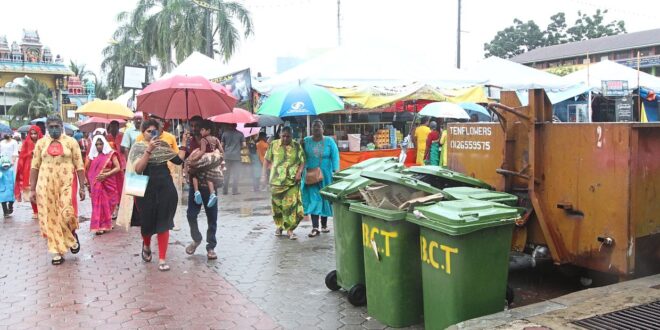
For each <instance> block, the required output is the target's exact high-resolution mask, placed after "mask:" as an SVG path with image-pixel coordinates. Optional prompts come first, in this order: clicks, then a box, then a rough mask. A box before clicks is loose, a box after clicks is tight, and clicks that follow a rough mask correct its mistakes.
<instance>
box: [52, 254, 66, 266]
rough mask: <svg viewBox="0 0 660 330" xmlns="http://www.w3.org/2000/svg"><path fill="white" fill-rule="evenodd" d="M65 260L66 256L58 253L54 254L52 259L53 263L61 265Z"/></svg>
mask: <svg viewBox="0 0 660 330" xmlns="http://www.w3.org/2000/svg"><path fill="white" fill-rule="evenodd" d="M63 262H64V257H62V256H60V255H57V256H54V257H53V259H52V260H51V261H50V263H51V264H53V265H54V266H57V265H61V264H62V263H63Z"/></svg>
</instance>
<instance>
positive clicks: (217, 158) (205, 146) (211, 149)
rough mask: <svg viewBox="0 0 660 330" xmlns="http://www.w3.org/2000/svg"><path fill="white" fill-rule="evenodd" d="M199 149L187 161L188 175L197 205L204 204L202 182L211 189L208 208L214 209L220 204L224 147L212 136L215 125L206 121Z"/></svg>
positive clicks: (202, 127)
mask: <svg viewBox="0 0 660 330" xmlns="http://www.w3.org/2000/svg"><path fill="white" fill-rule="evenodd" d="M200 126H201V129H200V134H201V136H202V139H201V141H200V147H199V149H195V150H194V151H193V152H192V153H191V154H190V157H188V160H187V161H186V164H187V167H188V174H189V175H190V179H191V181H192V185H193V189H194V190H195V195H194V198H195V203H197V204H198V205H201V204H202V194H201V193H200V192H199V185H200V180H201V182H203V183H206V185H208V187H209V192H210V195H209V201H208V203H207V206H208V207H213V206H214V205H215V204H216V203H217V202H218V196H217V195H216V189H217V188H219V187H218V185H221V184H222V180H223V178H222V165H221V164H222V157H221V154H222V147H221V146H220V140H219V139H218V138H216V137H215V136H212V135H211V130H212V126H213V124H212V123H211V122H210V121H208V120H205V121H203V122H202V123H201V125H200Z"/></svg>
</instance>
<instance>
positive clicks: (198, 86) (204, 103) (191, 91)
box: [137, 76, 236, 119]
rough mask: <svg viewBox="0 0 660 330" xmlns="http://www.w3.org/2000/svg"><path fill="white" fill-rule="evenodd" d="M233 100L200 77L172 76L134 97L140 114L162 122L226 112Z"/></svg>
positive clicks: (224, 91)
mask: <svg viewBox="0 0 660 330" xmlns="http://www.w3.org/2000/svg"><path fill="white" fill-rule="evenodd" d="M234 105H236V99H235V98H234V97H233V96H232V95H231V92H229V91H228V90H227V89H225V88H224V87H223V86H222V85H220V84H216V83H213V82H210V81H208V80H207V79H206V78H204V77H202V76H194V77H188V76H174V77H171V78H168V79H163V80H159V81H156V82H154V83H152V84H151V85H149V86H147V88H145V89H143V90H142V92H140V94H139V95H138V97H137V107H138V109H140V111H143V112H145V113H149V114H152V115H155V116H158V117H160V118H163V119H190V118H192V117H194V116H200V117H202V118H209V117H212V116H215V115H219V114H223V113H229V112H231V110H232V109H233V108H234Z"/></svg>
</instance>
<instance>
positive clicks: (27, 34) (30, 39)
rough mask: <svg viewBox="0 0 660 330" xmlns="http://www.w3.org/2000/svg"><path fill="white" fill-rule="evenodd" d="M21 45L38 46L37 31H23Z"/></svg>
mask: <svg viewBox="0 0 660 330" xmlns="http://www.w3.org/2000/svg"><path fill="white" fill-rule="evenodd" d="M22 44H35V45H40V44H41V42H40V41H39V32H38V31H37V30H25V29H23V42H22Z"/></svg>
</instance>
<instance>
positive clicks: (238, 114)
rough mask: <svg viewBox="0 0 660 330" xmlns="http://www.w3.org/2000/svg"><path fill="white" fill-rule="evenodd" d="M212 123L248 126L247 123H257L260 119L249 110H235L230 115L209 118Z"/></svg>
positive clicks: (224, 114)
mask: <svg viewBox="0 0 660 330" xmlns="http://www.w3.org/2000/svg"><path fill="white" fill-rule="evenodd" d="M209 120H210V121H214V122H216V123H227V124H240V123H243V124H247V123H256V122H257V121H258V120H259V118H258V117H257V116H255V115H253V114H252V113H250V112H249V111H247V110H243V109H241V108H234V110H232V112H230V113H223V114H221V115H217V116H213V117H211V118H209Z"/></svg>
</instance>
